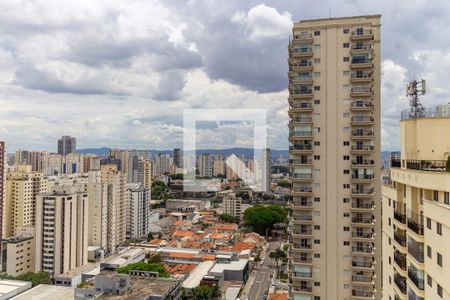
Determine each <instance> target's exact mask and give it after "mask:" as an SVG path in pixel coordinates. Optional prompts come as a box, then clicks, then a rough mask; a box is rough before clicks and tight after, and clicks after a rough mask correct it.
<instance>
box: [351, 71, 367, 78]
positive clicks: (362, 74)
mask: <svg viewBox="0 0 450 300" xmlns="http://www.w3.org/2000/svg"><path fill="white" fill-rule="evenodd" d="M372 74H373V73H372V72H352V74H351V75H350V77H351V78H354V79H360V78H371V77H372Z"/></svg>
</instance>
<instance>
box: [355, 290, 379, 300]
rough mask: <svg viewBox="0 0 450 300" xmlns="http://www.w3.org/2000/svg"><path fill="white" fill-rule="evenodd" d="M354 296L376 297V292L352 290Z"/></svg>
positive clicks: (362, 297) (359, 297)
mask: <svg viewBox="0 0 450 300" xmlns="http://www.w3.org/2000/svg"><path fill="white" fill-rule="evenodd" d="M352 296H353V298H355V297H357V299H374V293H373V292H372V291H359V290H356V289H354V290H352Z"/></svg>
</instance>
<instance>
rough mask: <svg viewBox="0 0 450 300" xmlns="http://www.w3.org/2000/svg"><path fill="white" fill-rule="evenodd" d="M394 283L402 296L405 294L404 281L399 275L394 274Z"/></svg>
mask: <svg viewBox="0 0 450 300" xmlns="http://www.w3.org/2000/svg"><path fill="white" fill-rule="evenodd" d="M394 282H395V284H396V285H397V287H398V288H399V289H400V291H401V292H402V293H403V294H406V279H405V278H403V277H402V276H400V275H399V274H397V273H396V274H394Z"/></svg>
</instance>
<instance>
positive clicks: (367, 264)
mask: <svg viewBox="0 0 450 300" xmlns="http://www.w3.org/2000/svg"><path fill="white" fill-rule="evenodd" d="M352 267H353V268H356V269H373V262H371V261H352Z"/></svg>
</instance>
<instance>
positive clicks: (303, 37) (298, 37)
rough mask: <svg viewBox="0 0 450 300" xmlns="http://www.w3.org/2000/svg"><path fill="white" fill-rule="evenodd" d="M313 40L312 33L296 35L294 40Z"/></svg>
mask: <svg viewBox="0 0 450 300" xmlns="http://www.w3.org/2000/svg"><path fill="white" fill-rule="evenodd" d="M309 39H312V34H311V33H300V34H296V35H294V40H300V41H301V40H309Z"/></svg>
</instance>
